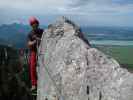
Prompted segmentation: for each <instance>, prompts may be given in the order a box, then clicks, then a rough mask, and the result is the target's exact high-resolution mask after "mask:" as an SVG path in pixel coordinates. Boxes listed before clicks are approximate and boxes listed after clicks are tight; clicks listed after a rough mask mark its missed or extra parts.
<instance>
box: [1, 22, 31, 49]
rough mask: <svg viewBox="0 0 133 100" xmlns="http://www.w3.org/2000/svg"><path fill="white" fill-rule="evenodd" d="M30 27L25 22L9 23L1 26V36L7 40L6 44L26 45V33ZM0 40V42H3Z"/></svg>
mask: <svg viewBox="0 0 133 100" xmlns="http://www.w3.org/2000/svg"><path fill="white" fill-rule="evenodd" d="M29 30H30V27H28V26H26V25H23V24H17V23H13V24H9V25H5V24H4V25H1V26H0V38H1V39H2V41H5V42H6V43H4V44H11V45H14V46H15V47H25V41H26V35H27V33H28V31H29ZM2 41H0V44H3V42H2Z"/></svg>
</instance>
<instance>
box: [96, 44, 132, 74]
mask: <svg viewBox="0 0 133 100" xmlns="http://www.w3.org/2000/svg"><path fill="white" fill-rule="evenodd" d="M94 47H96V48H98V49H99V50H101V51H103V52H104V53H105V54H107V55H109V56H111V57H113V58H114V59H116V60H117V61H118V62H119V63H120V64H121V66H122V67H125V68H127V69H128V70H129V71H132V72H133V46H113V45H94Z"/></svg>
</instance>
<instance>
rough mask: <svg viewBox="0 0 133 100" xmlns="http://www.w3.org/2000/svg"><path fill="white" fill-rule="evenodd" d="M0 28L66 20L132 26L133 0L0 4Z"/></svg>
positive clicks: (43, 0) (14, 0)
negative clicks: (34, 19) (32, 21)
mask: <svg viewBox="0 0 133 100" xmlns="http://www.w3.org/2000/svg"><path fill="white" fill-rule="evenodd" d="M0 12H1V13H0V24H8V23H13V22H18V23H23V24H28V18H29V17H30V16H36V17H37V18H38V19H39V20H40V23H41V24H44V25H47V24H49V23H52V22H53V21H54V20H55V19H56V18H57V17H59V16H63V15H64V16H67V17H69V18H70V19H72V20H74V21H75V22H76V23H77V24H79V25H82V26H86V25H89V26H133V0H0Z"/></svg>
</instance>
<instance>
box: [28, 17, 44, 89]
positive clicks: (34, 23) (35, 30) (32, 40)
mask: <svg viewBox="0 0 133 100" xmlns="http://www.w3.org/2000/svg"><path fill="white" fill-rule="evenodd" d="M29 23H30V26H31V28H32V30H31V32H30V33H29V34H28V47H29V49H30V57H29V65H30V78H31V85H32V87H31V91H33V90H36V89H37V73H36V66H37V47H38V46H39V44H40V41H41V36H42V33H43V29H40V28H39V21H38V20H37V19H36V18H35V17H31V18H30V19H29Z"/></svg>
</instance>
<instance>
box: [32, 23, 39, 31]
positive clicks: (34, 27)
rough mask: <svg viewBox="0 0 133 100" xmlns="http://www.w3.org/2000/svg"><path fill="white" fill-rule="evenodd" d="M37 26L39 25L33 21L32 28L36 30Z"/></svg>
mask: <svg viewBox="0 0 133 100" xmlns="http://www.w3.org/2000/svg"><path fill="white" fill-rule="evenodd" d="M38 26H39V25H38V24H36V23H35V24H33V25H32V26H31V27H32V29H33V30H36V29H38Z"/></svg>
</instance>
